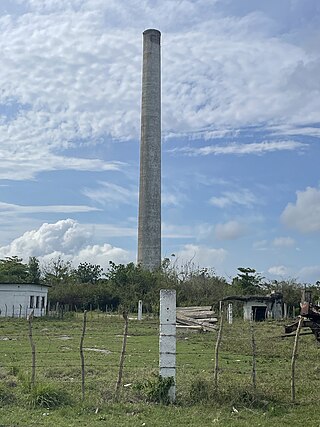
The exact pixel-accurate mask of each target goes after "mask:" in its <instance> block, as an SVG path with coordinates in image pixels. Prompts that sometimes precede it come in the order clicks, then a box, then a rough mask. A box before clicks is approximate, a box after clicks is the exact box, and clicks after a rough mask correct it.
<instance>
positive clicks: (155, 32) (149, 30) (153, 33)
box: [143, 28, 161, 38]
mask: <svg viewBox="0 0 320 427" xmlns="http://www.w3.org/2000/svg"><path fill="white" fill-rule="evenodd" d="M147 34H150V35H153V36H157V37H159V38H160V37H161V33H160V31H159V30H155V29H154V28H149V29H148V30H145V31H144V32H143V35H144V36H146V35H147Z"/></svg>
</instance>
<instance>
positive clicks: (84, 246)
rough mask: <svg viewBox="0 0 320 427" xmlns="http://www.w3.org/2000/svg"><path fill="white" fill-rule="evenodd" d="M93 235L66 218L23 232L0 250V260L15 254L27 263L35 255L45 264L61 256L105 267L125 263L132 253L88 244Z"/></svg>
mask: <svg viewBox="0 0 320 427" xmlns="http://www.w3.org/2000/svg"><path fill="white" fill-rule="evenodd" d="M92 237H93V236H92V233H91V232H89V231H88V230H87V229H86V228H85V227H84V226H82V225H80V224H79V223H78V222H77V221H74V220H72V219H65V220H60V221H57V222H56V223H53V224H49V223H44V224H42V225H41V227H39V228H38V229H36V230H31V231H27V232H25V233H24V234H23V235H22V236H20V237H18V238H16V239H14V240H13V241H12V242H11V243H10V244H9V245H7V246H2V247H0V257H1V258H3V257H6V256H10V255H17V256H20V257H21V258H23V259H24V260H25V261H27V260H28V258H29V256H36V257H38V258H39V260H40V261H43V262H46V261H48V260H50V259H52V258H56V257H58V256H61V257H62V258H63V259H66V260H70V261H72V262H73V263H74V264H75V265H76V264H78V263H80V262H84V261H88V262H92V263H94V264H100V265H101V266H102V267H104V268H107V267H108V263H109V261H110V260H111V261H114V262H116V263H119V262H128V261H129V260H130V261H131V260H132V254H130V253H129V252H128V251H126V250H124V249H121V248H117V247H113V246H111V245H110V244H107V243H105V244H102V245H97V244H90V243H91V242H92Z"/></svg>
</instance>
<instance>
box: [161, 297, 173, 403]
mask: <svg viewBox="0 0 320 427" xmlns="http://www.w3.org/2000/svg"><path fill="white" fill-rule="evenodd" d="M159 351H160V355H159V367H160V376H161V377H162V378H169V377H171V378H173V381H174V383H173V385H172V386H171V387H170V389H169V392H168V397H169V400H170V402H171V403H172V402H174V401H175V399H176V386H175V378H176V291H175V290H174V289H161V290H160V337H159Z"/></svg>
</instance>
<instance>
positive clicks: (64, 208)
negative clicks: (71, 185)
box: [0, 202, 99, 216]
mask: <svg viewBox="0 0 320 427" xmlns="http://www.w3.org/2000/svg"><path fill="white" fill-rule="evenodd" d="M97 210H99V209H97V208H94V207H91V206H85V205H80V206H74V205H47V206H38V205H34V206H26V205H15V204H11V203H3V202H0V216H2V215H10V216H12V215H13V214H17V215H18V214H22V215H23V214H29V213H30V214H31V213H39V212H50V213H53V212H59V213H73V212H92V211H97Z"/></svg>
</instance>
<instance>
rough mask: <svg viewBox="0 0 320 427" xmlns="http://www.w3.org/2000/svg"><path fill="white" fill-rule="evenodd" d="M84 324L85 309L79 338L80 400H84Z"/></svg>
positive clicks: (85, 320)
mask: <svg viewBox="0 0 320 427" xmlns="http://www.w3.org/2000/svg"><path fill="white" fill-rule="evenodd" d="M86 326H87V311H86V310H85V311H84V313H83V325H82V334H81V339H80V358H81V392H82V400H84V396H85V368H84V354H83V340H84V335H85V333H86Z"/></svg>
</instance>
